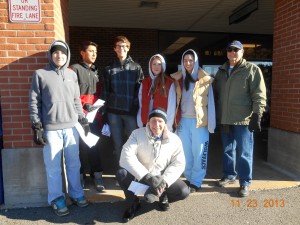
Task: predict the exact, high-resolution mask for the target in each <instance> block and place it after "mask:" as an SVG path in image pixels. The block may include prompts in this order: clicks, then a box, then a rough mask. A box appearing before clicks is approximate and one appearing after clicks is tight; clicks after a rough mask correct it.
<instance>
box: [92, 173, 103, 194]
mask: <svg viewBox="0 0 300 225" xmlns="http://www.w3.org/2000/svg"><path fill="white" fill-rule="evenodd" d="M94 184H95V187H96V190H97V191H99V192H101V191H103V190H105V187H104V182H103V179H102V172H95V173H94Z"/></svg>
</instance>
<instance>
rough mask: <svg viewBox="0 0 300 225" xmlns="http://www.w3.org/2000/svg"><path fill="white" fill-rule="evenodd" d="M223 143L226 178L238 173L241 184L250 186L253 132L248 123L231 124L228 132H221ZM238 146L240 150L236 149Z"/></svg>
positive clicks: (233, 176)
mask: <svg viewBox="0 0 300 225" xmlns="http://www.w3.org/2000/svg"><path fill="white" fill-rule="evenodd" d="M221 137H222V143H223V151H224V155H223V173H224V177H226V178H230V179H232V178H235V177H236V176H237V171H236V161H238V168H237V170H238V175H239V180H240V185H241V186H250V184H251V180H252V165H253V144H254V141H253V133H252V132H250V131H249V130H248V126H246V125H230V128H229V132H228V133H224V132H222V133H221ZM236 148H237V149H238V150H236Z"/></svg>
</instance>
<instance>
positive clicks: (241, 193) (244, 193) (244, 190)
mask: <svg viewBox="0 0 300 225" xmlns="http://www.w3.org/2000/svg"><path fill="white" fill-rule="evenodd" d="M238 194H239V196H240V197H247V196H249V186H241V187H240V190H239V192H238Z"/></svg>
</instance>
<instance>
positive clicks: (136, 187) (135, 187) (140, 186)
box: [128, 181, 149, 195]
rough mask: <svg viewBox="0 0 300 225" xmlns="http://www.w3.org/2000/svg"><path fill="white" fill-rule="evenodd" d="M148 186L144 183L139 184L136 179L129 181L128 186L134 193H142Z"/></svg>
mask: <svg viewBox="0 0 300 225" xmlns="http://www.w3.org/2000/svg"><path fill="white" fill-rule="evenodd" d="M148 188H149V186H148V185H145V184H141V183H139V182H136V181H131V184H130V185H129V187H128V190H129V191H132V192H133V193H134V194H135V195H144V194H145V192H146V191H147V190H148Z"/></svg>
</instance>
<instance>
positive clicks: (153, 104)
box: [137, 54, 176, 130]
mask: <svg viewBox="0 0 300 225" xmlns="http://www.w3.org/2000/svg"><path fill="white" fill-rule="evenodd" d="M153 57H159V58H160V60H161V62H162V70H163V71H162V72H163V73H164V72H165V70H166V62H165V59H164V58H163V56H162V55H160V54H156V55H153V56H152V57H151V58H150V60H149V76H148V77H146V78H145V79H144V80H143V81H142V84H141V86H140V90H139V111H138V114H137V125H138V127H143V126H144V125H146V124H147V119H148V115H149V112H151V110H152V109H153V108H157V107H162V108H164V109H165V111H166V112H167V125H168V129H169V130H173V124H174V118H175V108H176V92H175V86H174V80H173V79H172V78H170V77H168V76H167V75H165V74H164V75H163V76H164V79H165V87H163V88H165V90H166V96H162V95H161V93H160V90H159V88H158V89H157V90H156V92H155V93H154V94H153V95H152V94H151V89H152V86H154V81H155V79H156V78H157V77H156V76H155V75H154V74H153V72H152V70H151V64H150V63H151V60H152V58H153ZM160 85H161V84H160Z"/></svg>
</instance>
